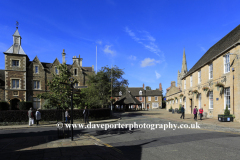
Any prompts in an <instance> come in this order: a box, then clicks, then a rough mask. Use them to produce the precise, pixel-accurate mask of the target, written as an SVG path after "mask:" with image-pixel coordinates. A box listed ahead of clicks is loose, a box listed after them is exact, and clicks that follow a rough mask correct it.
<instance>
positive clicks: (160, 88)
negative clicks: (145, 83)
mask: <svg viewBox="0 0 240 160" xmlns="http://www.w3.org/2000/svg"><path fill="white" fill-rule="evenodd" d="M159 91H162V84H161V83H159Z"/></svg>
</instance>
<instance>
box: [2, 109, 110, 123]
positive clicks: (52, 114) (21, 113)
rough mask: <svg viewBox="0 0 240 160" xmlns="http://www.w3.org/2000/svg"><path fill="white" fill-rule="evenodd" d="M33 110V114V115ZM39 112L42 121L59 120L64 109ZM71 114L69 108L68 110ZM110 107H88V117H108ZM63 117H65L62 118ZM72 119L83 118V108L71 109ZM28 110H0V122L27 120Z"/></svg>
mask: <svg viewBox="0 0 240 160" xmlns="http://www.w3.org/2000/svg"><path fill="white" fill-rule="evenodd" d="M35 112H36V111H35V110H33V114H34V115H35ZM39 112H40V113H41V118H42V119H41V120H43V121H56V120H57V119H58V120H59V121H61V120H62V116H64V114H63V113H65V111H64V110H56V109H54V110H39ZM68 113H69V114H70V115H71V110H69V111H68ZM110 114H111V110H110V109H105V108H104V109H89V119H90V120H91V119H103V118H107V117H110ZM64 119H65V118H64ZM73 119H83V109H77V110H73ZM27 121H28V110H8V111H0V122H27Z"/></svg>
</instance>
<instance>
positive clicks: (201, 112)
mask: <svg viewBox="0 0 240 160" xmlns="http://www.w3.org/2000/svg"><path fill="white" fill-rule="evenodd" d="M199 114H200V120H202V117H203V108H200V109H199Z"/></svg>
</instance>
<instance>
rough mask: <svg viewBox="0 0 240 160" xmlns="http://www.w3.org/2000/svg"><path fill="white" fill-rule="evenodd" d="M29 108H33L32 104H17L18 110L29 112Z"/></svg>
mask: <svg viewBox="0 0 240 160" xmlns="http://www.w3.org/2000/svg"><path fill="white" fill-rule="evenodd" d="M31 107H33V103H32V102H19V109H20V110H29V109H30V108H31Z"/></svg>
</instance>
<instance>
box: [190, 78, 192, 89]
mask: <svg viewBox="0 0 240 160" xmlns="http://www.w3.org/2000/svg"><path fill="white" fill-rule="evenodd" d="M190 87H192V75H191V76H190Z"/></svg>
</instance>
